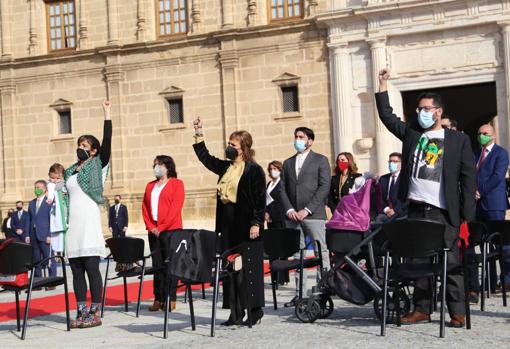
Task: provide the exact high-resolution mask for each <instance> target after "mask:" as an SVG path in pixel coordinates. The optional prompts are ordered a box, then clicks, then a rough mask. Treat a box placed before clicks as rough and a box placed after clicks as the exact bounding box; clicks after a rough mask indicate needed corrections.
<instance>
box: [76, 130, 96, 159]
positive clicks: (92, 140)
mask: <svg viewBox="0 0 510 349" xmlns="http://www.w3.org/2000/svg"><path fill="white" fill-rule="evenodd" d="M83 141H86V142H87V143H88V144H90V150H94V149H96V150H97V153H96V155H95V156H97V155H98V154H99V150H101V143H99V140H98V139H97V138H96V137H94V136H92V135H81V136H80V137H78V142H77V143H78V146H80V143H81V142H83Z"/></svg>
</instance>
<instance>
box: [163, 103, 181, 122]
mask: <svg viewBox="0 0 510 349" xmlns="http://www.w3.org/2000/svg"><path fill="white" fill-rule="evenodd" d="M167 102H168V111H169V117H168V118H169V120H170V123H171V124H181V123H183V122H184V111H183V108H182V98H172V99H167Z"/></svg>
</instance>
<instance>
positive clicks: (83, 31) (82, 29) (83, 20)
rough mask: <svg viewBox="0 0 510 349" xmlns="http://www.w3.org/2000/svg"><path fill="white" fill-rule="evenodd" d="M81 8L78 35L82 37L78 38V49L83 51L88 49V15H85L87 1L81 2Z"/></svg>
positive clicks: (81, 0) (82, 0)
mask: <svg viewBox="0 0 510 349" xmlns="http://www.w3.org/2000/svg"><path fill="white" fill-rule="evenodd" d="M79 1H80V3H79V8H78V11H79V13H78V16H79V19H78V21H79V23H78V33H79V34H80V37H79V38H78V47H79V48H80V49H81V50H84V49H87V48H88V38H89V35H88V28H87V15H86V14H85V8H86V6H85V1H86V0H79Z"/></svg>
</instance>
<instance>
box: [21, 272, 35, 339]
mask: <svg viewBox="0 0 510 349" xmlns="http://www.w3.org/2000/svg"><path fill="white" fill-rule="evenodd" d="M33 285H34V270H33V269H32V270H31V272H30V282H29V283H28V290H27V291H28V292H27V301H26V303H25V316H24V317H23V329H22V331H21V339H23V340H25V336H26V333H27V322H28V310H29V309H30V299H31V297H32V287H33Z"/></svg>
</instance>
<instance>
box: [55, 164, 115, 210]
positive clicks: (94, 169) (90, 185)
mask: <svg viewBox="0 0 510 349" xmlns="http://www.w3.org/2000/svg"><path fill="white" fill-rule="evenodd" d="M77 167H78V163H75V164H74V165H72V166H71V167H69V168H68V169H67V170H66V171H65V175H64V178H65V180H66V181H67V180H68V179H69V177H71V176H72V175H73V173H74V171H75V170H76V168H77ZM77 180H78V185H79V186H80V188H81V190H83V192H84V193H85V194H87V195H88V196H89V197H90V198H91V199H92V200H94V202H96V203H97V204H98V205H101V204H103V203H104V202H105V200H104V198H103V168H102V164H101V159H100V158H99V156H96V157H94V158H92V159H90V160H88V161H87V162H86V163H85V164H84V165H83V167H82V168H81V170H80V172H78V178H77Z"/></svg>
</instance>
